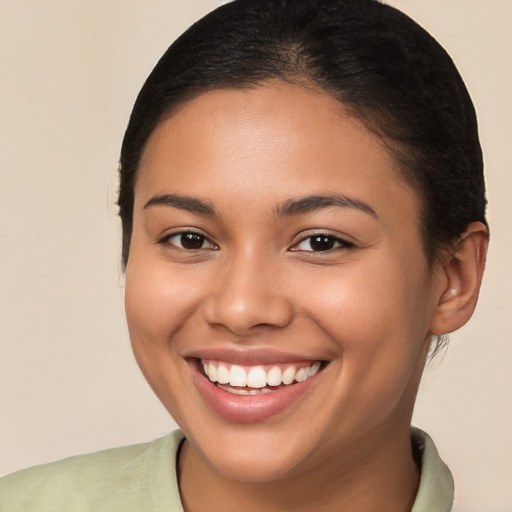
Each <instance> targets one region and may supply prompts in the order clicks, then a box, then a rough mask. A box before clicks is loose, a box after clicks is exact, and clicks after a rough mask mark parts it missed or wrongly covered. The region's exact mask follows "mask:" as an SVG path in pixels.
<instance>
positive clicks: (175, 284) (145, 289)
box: [125, 255, 198, 351]
mask: <svg viewBox="0 0 512 512" xmlns="http://www.w3.org/2000/svg"><path fill="white" fill-rule="evenodd" d="M133 256H134V257H133V259H131V260H130V261H129V264H128V267H127V271H126V291H125V308H126V317H127V322H128V328H129V331H130V338H131V341H132V345H133V347H134V350H135V351H137V350H139V349H142V348H144V346H146V345H153V346H154V347H153V348H156V347H157V346H158V347H160V348H163V347H164V346H167V345H168V344H169V342H170V341H171V338H172V336H173V335H174V334H176V333H177V332H179V331H180V329H181V328H182V327H183V324H184V323H185V322H186V320H187V318H188V317H189V316H190V315H191V313H192V311H193V309H194V307H195V305H196V304H197V300H198V297H197V287H195V286H194V285H193V284H194V282H195V279H193V278H191V277H190V276H188V275H187V274H186V273H185V274H184V273H183V272H181V273H180V272H173V271H172V269H170V268H169V267H167V268H166V267H165V266H159V265H150V264H146V265H144V264H140V263H139V262H138V261H137V257H136V256H135V255H133ZM131 257H132V255H131V256H130V258H131Z"/></svg>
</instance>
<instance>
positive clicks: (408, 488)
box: [179, 427, 419, 512]
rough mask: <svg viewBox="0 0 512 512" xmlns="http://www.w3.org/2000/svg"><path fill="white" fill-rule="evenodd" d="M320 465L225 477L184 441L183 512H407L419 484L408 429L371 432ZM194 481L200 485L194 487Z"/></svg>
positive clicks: (181, 473)
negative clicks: (257, 478)
mask: <svg viewBox="0 0 512 512" xmlns="http://www.w3.org/2000/svg"><path fill="white" fill-rule="evenodd" d="M372 434H373V435H368V433H366V434H365V438H364V439H361V440H359V441H358V442H355V443H353V445H354V446H357V447H358V448H357V449H352V450H343V453H333V454H332V457H330V459H329V460H328V461H325V460H324V461H323V462H322V465H321V466H317V467H315V466H314V467H310V468H308V469H307V470H305V471H302V472H300V473H292V474H290V475H289V476H287V477H285V478H282V479H279V480H273V481H265V482H252V481H249V482H247V481H242V480H233V479H230V478H226V477H224V476H223V475H222V474H220V473H219V472H217V471H216V470H215V468H213V467H212V466H211V465H209V464H208V463H207V462H206V461H205V460H204V458H203V457H202V456H201V455H200V453H198V451H197V450H196V449H195V448H194V446H192V445H191V444H190V443H189V442H188V441H187V442H185V445H184V447H183V450H182V452H181V455H180V461H179V468H180V490H181V495H182V501H183V504H184V508H185V510H186V512H198V511H203V510H211V509H212V506H214V508H215V510H223V511H224V512H235V511H237V512H238V511H240V510H244V512H259V511H261V510H265V511H268V512H284V511H289V510H293V511H294V512H302V511H304V512H305V511H306V510H307V511H308V512H309V511H310V510H315V511H316V512H332V511H336V512H356V511H357V512H360V511H361V510H364V511H365V512H373V511H375V512H377V511H379V512H380V511H382V510H389V511H396V512H410V510H411V508H412V506H413V503H414V498H415V496H416V492H417V489H418V485H419V471H418V469H417V467H416V465H415V463H414V460H413V456H412V449H411V443H410V438H409V429H408V427H407V429H405V428H404V429H402V431H401V432H400V431H398V430H396V429H395V430H394V431H393V432H374V433H372ZM198 482H201V484H200V485H198Z"/></svg>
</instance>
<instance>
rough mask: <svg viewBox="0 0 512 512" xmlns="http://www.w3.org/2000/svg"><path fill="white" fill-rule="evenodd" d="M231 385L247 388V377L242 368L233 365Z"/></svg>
mask: <svg viewBox="0 0 512 512" xmlns="http://www.w3.org/2000/svg"><path fill="white" fill-rule="evenodd" d="M229 385H230V386H238V387H241V388H244V387H245V386H247V375H246V373H245V371H244V369H243V368H242V367H241V366H237V365H233V366H232V367H231V370H230V371H229Z"/></svg>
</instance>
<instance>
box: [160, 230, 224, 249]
mask: <svg viewBox="0 0 512 512" xmlns="http://www.w3.org/2000/svg"><path fill="white" fill-rule="evenodd" d="M161 243H164V244H169V245H173V246H175V247H178V248H179V249H184V250H186V251H197V250H200V249H217V246H216V245H215V244H213V243H212V242H210V240H208V238H206V237H205V236H204V235H201V234H200V233H196V232H195V231H184V232H182V233H175V234H173V235H170V236H167V237H165V238H164V239H163V240H162V241H161Z"/></svg>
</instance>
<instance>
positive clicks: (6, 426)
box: [0, 0, 512, 512]
mask: <svg viewBox="0 0 512 512" xmlns="http://www.w3.org/2000/svg"><path fill="white" fill-rule="evenodd" d="M220 3H222V2H219V1H214V0H172V1H169V0H168V1H166V2H153V1H141V0H139V1H107V0H103V1H86V0H66V1H64V0H61V1H27V0H10V1H9V0H0V315H1V319H0V343H1V345H0V474H6V473H8V472H11V471H13V470H16V469H19V468H22V467H25V466H28V465H33V464H38V463H42V462H46V461H50V460H54V459H58V458H62V457H65V456H68V455H71V454H75V453H80V452H86V451H93V450H99V449H101V448H105V447H110V446H115V445H122V444H128V443H134V442H140V441H145V440H150V439H152V438H154V437H156V436H159V435H161V434H163V433H165V432H167V431H168V430H169V429H171V428H173V426H174V424H173V422H172V420H171V419H170V418H169V417H168V415H167V413H166V412H165V410H164V409H163V407H162V406H161V405H160V404H159V402H158V401H157V399H156V398H155V397H154V396H153V394H152V392H151V391H150V390H149V387H148V386H147V384H146V383H145V381H144V380H143V378H142V376H141V375H140V372H139V370H138V369H137V367H136V365H135V363H134V361H133V358H132V355H131V351H130V347H129V343H128V336H127V333H126V326H125V320H124V314H123V305H122V295H123V289H122V288H123V277H122V273H121V271H120V266H119V253H120V251H119V227H118V222H117V219H116V209H115V207H114V206H113V203H114V200H115V193H116V188H117V183H116V162H117V156H118V152H119V147H120V143H121V138H122V134H123V131H124V128H125V125H126V121H127V117H128V115H129V112H130V108H131V106H132V103H133V101H134V98H135V95H136V93H137V91H138V89H139V87H140V85H141V84H142V81H143V80H144V78H145V77H146V76H147V74H148V72H149V71H150V69H151V68H152V66H153V64H154V63H155V61H156V59H157V58H158V57H159V56H160V54H161V53H162V52H163V51H164V49H165V48H167V46H168V44H169V43H170V42H171V41H172V40H173V39H174V38H175V37H176V36H177V35H178V34H179V33H180V32H181V31H182V30H183V29H185V28H186V27H187V26H188V25H189V24H190V23H191V22H192V21H194V20H195V19H196V18H198V17H199V16H200V15H201V14H203V13H205V12H207V11H208V10H210V9H211V8H213V7H214V6H216V5H218V4H220ZM390 3H392V4H393V5H396V6H398V7H400V8H402V9H404V10H405V11H406V12H408V13H409V14H411V15H412V16H413V17H415V18H416V19H417V20H418V21H419V22H420V23H421V24H423V25H424V26H425V27H426V28H428V29H429V30H430V31H431V32H432V33H433V35H435V36H436V37H437V38H438V39H439V40H440V41H441V43H442V44H444V45H445V47H446V48H447V49H448V51H449V52H450V53H451V54H452V56H453V57H454V60H455V61H456V62H457V63H458V66H459V68H460V70H461V72H462V74H463V76H464V78H465V80H466V82H467V83H468V86H469V88H470V91H471V93H472V96H473V98H474V101H475V103H476V106H477V110H478V112H479V118H480V125H481V135H482V143H483V146H484V149H485V155H486V165H487V183H488V188H489V200H490V207H489V219H490V222H491V225H492V246H491V251H490V257H489V263H488V270H487V276H486V280H485V284H484V287H483V291H482V296H481V300H480V305H479V308H478V311H477V314H476V315H475V318H474V319H473V321H472V322H471V323H470V325H469V326H467V327H466V328H465V329H463V330H462V331H461V332H459V333H457V334H455V335H454V336H453V337H452V344H451V346H450V348H449V350H448V352H447V353H446V355H445V356H444V357H438V358H437V359H436V360H435V361H434V363H433V364H432V365H431V366H430V367H429V368H428V369H427V371H426V374H425V378H424V382H423V384H422V389H421V392H420V396H419V399H418V405H417V410H416V413H415V423H416V424H417V425H419V426H421V427H423V428H425V429H426V430H428V431H429V432H430V433H431V434H432V436H433V437H434V438H435V440H436V442H437V444H438V447H439V449H440V451H441V453H442V454H443V456H444V458H445V459H446V460H447V462H448V463H449V465H450V467H451V468H452V470H453V473H454V475H455V479H456V482H457V493H456V496H457V501H456V503H457V507H456V508H457V509H458V510H459V511H466V512H477V511H478V512H482V511H485V512H509V511H512V486H511V485H510V481H511V477H512V441H511V437H512V436H511V434H512V407H511V391H512V377H511V375H512V372H511V370H510V365H511V362H512V343H511V341H512V340H511V336H510V332H509V328H508V321H509V315H511V313H512V297H511V292H510V288H511V286H512V275H511V274H512V265H511V262H512V258H511V254H512V233H511V229H510V221H511V220H512V206H511V199H510V198H511V197H512V173H511V172H510V161H511V156H510V146H511V145H512V128H511V127H512V123H511V119H512V101H511V99H510V96H511V91H512V66H511V63H512V31H511V30H510V29H511V27H512V2H511V1H510V0H474V1H471V0H460V1H456V0H394V1H392V2H390Z"/></svg>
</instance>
